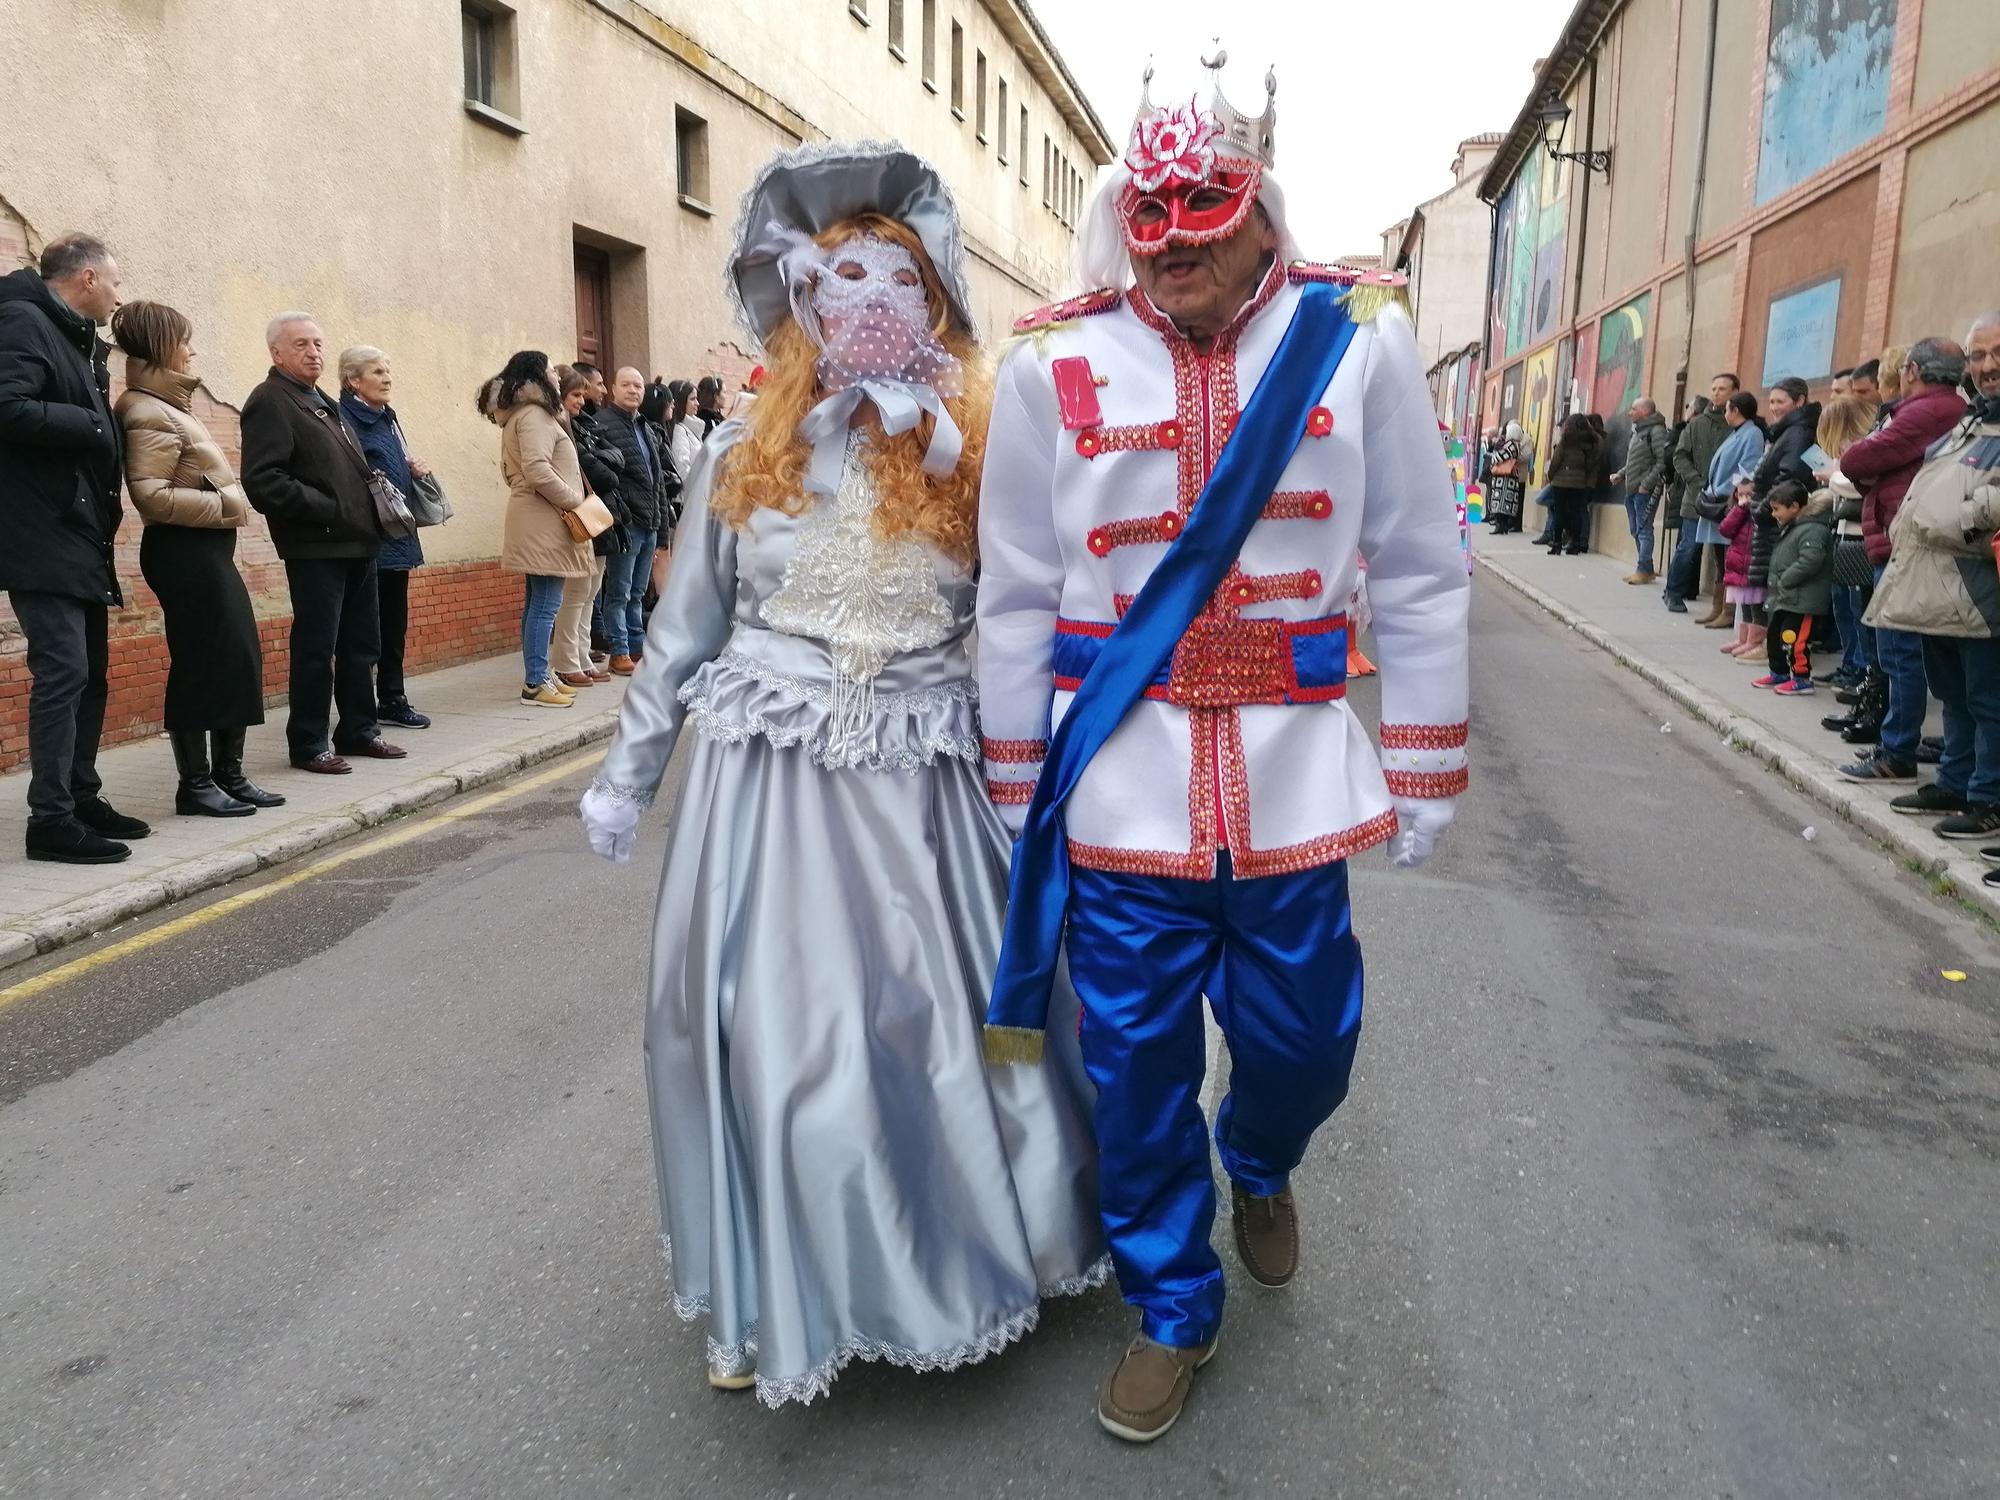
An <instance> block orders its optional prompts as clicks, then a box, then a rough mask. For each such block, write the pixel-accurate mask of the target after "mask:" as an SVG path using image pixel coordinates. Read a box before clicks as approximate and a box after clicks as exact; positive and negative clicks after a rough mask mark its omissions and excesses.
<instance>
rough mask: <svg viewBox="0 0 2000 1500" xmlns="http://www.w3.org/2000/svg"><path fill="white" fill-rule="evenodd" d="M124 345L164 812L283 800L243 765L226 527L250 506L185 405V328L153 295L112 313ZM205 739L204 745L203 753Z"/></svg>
mask: <svg viewBox="0 0 2000 1500" xmlns="http://www.w3.org/2000/svg"><path fill="white" fill-rule="evenodd" d="M111 333H112V337H113V338H115V339H117V340H118V347H119V348H121V349H123V350H124V351H125V354H126V356H127V358H126V362H125V392H124V394H123V395H121V396H120V397H119V398H118V422H119V425H120V426H121V427H122V428H123V429H124V431H125V485H126V488H127V489H128V490H130V491H131V494H132V506H133V508H134V509H135V510H137V511H138V512H139V516H140V519H141V520H143V521H144V522H145V523H146V530H145V535H144V536H143V537H142V538H141V540H140V543H139V569H140V571H141V572H142V573H143V574H144V575H145V578H146V583H147V584H148V586H149V587H151V589H152V590H153V592H154V594H156V595H157V596H158V597H159V601H160V613H161V616H162V619H163V623H164V626H165V631H166V637H167V655H168V666H167V701H166V715H165V718H166V727H167V736H168V738H169V739H170V740H171V741H172V742H173V747H174V764H175V765H176V767H177V768H178V769H179V771H180V787H179V789H178V790H177V791H176V792H175V794H174V811H175V812H178V813H182V814H186V815H190V816H197V817H210V818H244V817H248V816H249V815H250V814H252V813H254V812H255V811H257V809H258V808H260V807H277V806H279V805H281V804H282V803H283V802H284V800H285V799H284V798H283V797H280V796H278V795H276V794H275V793H272V792H267V791H265V790H263V789H262V788H261V787H258V786H255V785H253V784H252V783H251V782H250V781H249V779H248V778H246V777H245V776H244V774H243V738H244V731H245V730H246V729H247V728H248V727H249V726H250V725H252V724H261V723H263V722H264V653H263V648H262V647H261V645H260V644H259V643H258V640H257V615H256V611H255V610H253V609H252V608H251V606H250V591H249V590H248V589H246V588H245V587H244V586H243V578H242V575H241V574H239V573H238V572H237V571H236V532H237V529H238V528H239V527H241V526H242V525H243V523H244V522H245V521H246V520H248V519H249V516H250V505H249V502H248V500H246V499H245V498H244V494H243V487H242V486H241V485H239V484H238V483H237V482H236V475H235V474H234V473H233V472H232V471H231V470H230V467H229V463H228V461H227V460H226V459H225V458H223V456H222V449H221V448H219V447H218V446H217V445H216V442H215V439H214V438H212V437H210V436H209V433H208V429H207V428H206V427H204V426H203V425H202V423H201V419H200V418H198V417H197V416H195V414H194V393H195V388H196V387H197V386H198V385H200V384H201V382H200V381H199V380H198V379H197V378H196V377H195V376H194V374H193V373H192V371H191V370H190V368H189V367H190V365H191V364H192V363H193V360H194V329H193V326H192V325H191V324H190V323H189V322H188V320H187V319H186V318H185V317H184V316H182V315H181V314H180V313H178V312H176V311H175V310H174V309H173V308H171V307H168V306H167V305H166V304H165V303H162V302H128V303H126V304H125V305H124V306H123V307H121V308H119V309H118V311H117V313H116V314H115V315H114V316H113V317H112V319H111ZM211 747H212V753H211Z"/></svg>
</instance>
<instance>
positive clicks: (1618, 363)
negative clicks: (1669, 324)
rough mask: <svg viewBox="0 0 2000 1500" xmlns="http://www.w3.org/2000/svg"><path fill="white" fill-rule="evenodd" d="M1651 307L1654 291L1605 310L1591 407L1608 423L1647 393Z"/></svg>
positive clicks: (1598, 342) (1598, 333)
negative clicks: (1648, 331) (1647, 354)
mask: <svg viewBox="0 0 2000 1500" xmlns="http://www.w3.org/2000/svg"><path fill="white" fill-rule="evenodd" d="M1652 306H1653V294H1652V293H1651V292H1646V293H1643V294H1641V295H1640V296H1637V297H1634V298H1633V299H1632V300H1631V301H1630V302H1628V303H1626V304H1625V305H1624V306H1623V307H1621V308H1619V309H1618V310H1617V311H1616V312H1613V313H1606V314H1605V315H1604V321H1603V322H1602V323H1599V324H1598V325H1597V380H1596V382H1595V384H1594V385H1593V386H1592V387H1591V396H1590V410H1591V411H1594V412H1596V413H1597V414H1598V415H1599V416H1601V417H1603V418H1604V419H1605V421H1606V423H1607V424H1608V423H1610V422H1612V421H1613V420H1614V419H1616V418H1618V417H1622V416H1623V415H1624V413H1625V408H1626V407H1628V406H1630V405H1631V404H1632V403H1633V402H1634V401H1636V400H1638V399H1639V397H1641V396H1643V395H1644V394H1645V393H1646V317H1647V315H1648V314H1649V313H1650V312H1651V311H1652Z"/></svg>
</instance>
